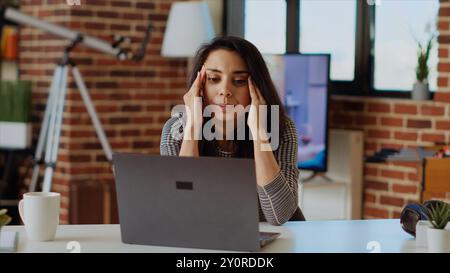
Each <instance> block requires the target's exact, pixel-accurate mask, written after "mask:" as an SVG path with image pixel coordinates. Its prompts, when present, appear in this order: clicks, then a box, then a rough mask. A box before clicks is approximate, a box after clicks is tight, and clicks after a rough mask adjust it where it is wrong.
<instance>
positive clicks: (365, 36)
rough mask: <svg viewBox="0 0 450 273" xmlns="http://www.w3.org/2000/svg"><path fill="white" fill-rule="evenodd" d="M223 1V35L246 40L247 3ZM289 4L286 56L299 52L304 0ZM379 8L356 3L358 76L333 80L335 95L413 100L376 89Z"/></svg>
mask: <svg viewBox="0 0 450 273" xmlns="http://www.w3.org/2000/svg"><path fill="white" fill-rule="evenodd" d="M223 1H224V11H223V12H224V16H223V20H224V21H223V33H225V34H227V35H234V36H239V37H245V0H232V1H227V0H223ZM285 1H286V9H287V10H286V54H289V53H299V52H300V50H299V49H300V44H299V35H300V0H285ZM375 9H376V5H369V4H367V3H366V1H359V0H357V1H356V35H355V76H354V79H353V80H352V81H336V80H330V93H331V94H332V95H351V96H365V97H387V98H405V99H406V98H411V91H400V90H384V89H382V90H380V89H375V87H374V77H375V58H374V53H373V52H374V49H375ZM411 88H412V87H411ZM434 93H435V92H431V98H430V100H433V98H434Z"/></svg>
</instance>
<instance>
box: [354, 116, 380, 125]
mask: <svg viewBox="0 0 450 273" xmlns="http://www.w3.org/2000/svg"><path fill="white" fill-rule="evenodd" d="M356 124H358V125H376V124H377V117H376V116H361V115H357V116H356Z"/></svg>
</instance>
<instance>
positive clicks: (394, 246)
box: [4, 219, 427, 253]
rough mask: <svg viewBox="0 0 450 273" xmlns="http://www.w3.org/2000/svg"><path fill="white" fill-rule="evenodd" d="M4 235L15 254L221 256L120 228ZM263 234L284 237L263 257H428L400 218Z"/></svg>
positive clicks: (291, 226)
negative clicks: (130, 240)
mask: <svg viewBox="0 0 450 273" xmlns="http://www.w3.org/2000/svg"><path fill="white" fill-rule="evenodd" d="M4 230H16V231H19V242H18V247H17V252H71V251H70V250H71V249H72V250H73V248H72V245H77V243H70V242H72V241H75V242H78V243H79V246H80V251H81V252H217V251H215V250H205V249H191V248H172V247H160V246H143V245H128V244H123V243H122V242H121V238H120V226H119V225H60V226H59V227H58V230H57V233H56V238H55V240H54V241H50V242H33V241H29V240H27V238H26V234H25V230H24V227H23V226H6V227H4ZM260 230H261V231H274V232H280V233H281V236H280V237H279V238H278V239H277V240H276V241H274V242H272V243H271V244H269V245H267V246H265V247H263V248H262V249H261V252H296V253H298V252H363V253H364V252H365V253H367V252H373V251H377V250H379V251H380V252H427V249H426V248H416V246H415V241H414V238H413V237H412V236H411V235H409V234H407V233H406V232H404V231H403V230H402V228H401V227H400V223H399V220H398V219H389V220H355V221H306V222H288V223H286V224H284V225H283V226H271V225H269V224H267V223H261V224H260ZM219 252H223V251H219Z"/></svg>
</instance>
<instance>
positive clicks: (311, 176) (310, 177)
mask: <svg viewBox="0 0 450 273" xmlns="http://www.w3.org/2000/svg"><path fill="white" fill-rule="evenodd" d="M316 177H319V178H320V179H321V180H324V181H325V182H329V183H331V182H333V179H331V178H329V177H328V176H327V174H326V173H324V172H316V171H314V172H313V173H312V174H311V175H310V176H308V177H307V178H305V179H302V180H301V181H302V182H303V183H307V182H311V180H313V179H315V178H316Z"/></svg>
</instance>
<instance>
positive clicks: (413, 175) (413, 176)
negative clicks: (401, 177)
mask: <svg viewBox="0 0 450 273" xmlns="http://www.w3.org/2000/svg"><path fill="white" fill-rule="evenodd" d="M408 179H409V180H411V181H419V176H418V175H417V173H408Z"/></svg>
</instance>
